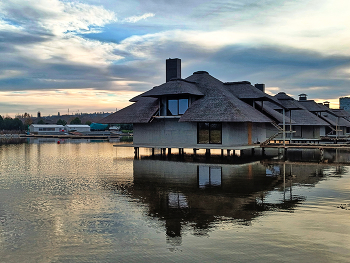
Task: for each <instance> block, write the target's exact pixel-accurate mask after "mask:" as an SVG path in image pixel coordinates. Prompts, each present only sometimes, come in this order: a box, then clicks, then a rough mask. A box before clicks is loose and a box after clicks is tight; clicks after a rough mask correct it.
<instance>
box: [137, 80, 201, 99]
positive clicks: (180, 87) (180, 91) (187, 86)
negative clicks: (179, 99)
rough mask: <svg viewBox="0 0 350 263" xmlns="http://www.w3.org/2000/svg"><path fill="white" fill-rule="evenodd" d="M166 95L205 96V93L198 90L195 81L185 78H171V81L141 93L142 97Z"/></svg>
mask: <svg viewBox="0 0 350 263" xmlns="http://www.w3.org/2000/svg"><path fill="white" fill-rule="evenodd" d="M164 95H195V96H203V95H204V94H203V93H202V92H200V91H199V90H198V88H197V86H196V84H195V83H194V82H191V81H188V80H184V79H171V80H170V81H168V82H166V83H164V84H162V85H160V86H156V87H154V88H153V89H151V90H149V91H147V92H145V93H143V94H141V97H155V98H158V97H161V96H164Z"/></svg>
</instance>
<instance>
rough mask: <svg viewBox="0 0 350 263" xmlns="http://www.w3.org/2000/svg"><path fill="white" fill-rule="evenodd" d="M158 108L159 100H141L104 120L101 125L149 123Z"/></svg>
mask: <svg viewBox="0 0 350 263" xmlns="http://www.w3.org/2000/svg"><path fill="white" fill-rule="evenodd" d="M158 108H159V100H158V99H155V98H140V99H139V100H138V101H137V102H135V103H134V104H131V105H130V106H128V107H125V108H124V109H121V110H119V111H117V112H115V113H113V114H111V115H109V116H107V117H106V118H103V119H102V120H101V121H100V123H105V124H116V123H118V124H119V123H148V122H149V121H150V119H151V118H152V116H154V114H155V113H156V112H157V110H158Z"/></svg>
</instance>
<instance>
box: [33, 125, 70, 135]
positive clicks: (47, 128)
mask: <svg viewBox="0 0 350 263" xmlns="http://www.w3.org/2000/svg"><path fill="white" fill-rule="evenodd" d="M29 131H30V132H31V133H36V134H50V133H59V132H64V126H63V125H57V124H31V125H30V126H29Z"/></svg>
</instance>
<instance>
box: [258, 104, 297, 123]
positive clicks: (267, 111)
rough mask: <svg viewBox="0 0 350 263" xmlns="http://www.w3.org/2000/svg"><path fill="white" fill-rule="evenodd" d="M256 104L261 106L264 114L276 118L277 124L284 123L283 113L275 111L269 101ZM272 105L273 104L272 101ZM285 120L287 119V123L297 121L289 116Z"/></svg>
mask: <svg viewBox="0 0 350 263" xmlns="http://www.w3.org/2000/svg"><path fill="white" fill-rule="evenodd" d="M256 104H257V105H259V106H260V107H261V110H262V112H263V113H264V114H266V115H267V116H270V117H271V118H273V119H275V120H276V122H277V124H282V123H283V114H282V113H279V112H278V111H275V110H274V109H273V108H271V107H269V106H268V105H267V102H257V103H256ZM270 105H271V103H270ZM286 115H287V114H286ZM284 121H285V123H292V124H294V123H295V121H293V120H291V119H290V118H289V117H288V116H285V119H284Z"/></svg>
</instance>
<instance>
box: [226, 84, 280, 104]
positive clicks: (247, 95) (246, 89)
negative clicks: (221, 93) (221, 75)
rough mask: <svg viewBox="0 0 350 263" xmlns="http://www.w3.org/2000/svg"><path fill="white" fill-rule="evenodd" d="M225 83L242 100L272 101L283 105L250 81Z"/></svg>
mask: <svg viewBox="0 0 350 263" xmlns="http://www.w3.org/2000/svg"><path fill="white" fill-rule="evenodd" d="M224 85H225V87H226V88H227V89H228V90H229V91H230V92H231V93H232V94H233V95H235V96H236V97H237V98H239V99H241V100H253V101H272V102H274V103H276V104H277V105H280V106H282V105H281V104H280V102H279V101H278V100H277V99H276V98H274V97H273V96H271V95H268V94H266V93H265V92H263V91H261V90H259V89H258V88H256V87H255V86H253V85H251V84H250V82H248V81H241V82H225V83H224Z"/></svg>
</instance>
